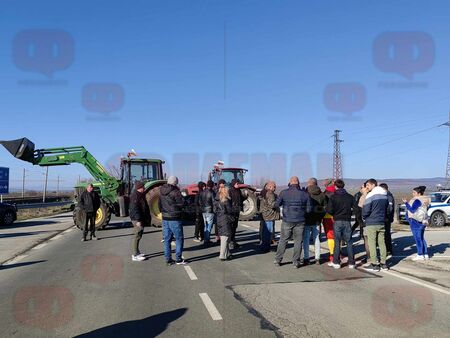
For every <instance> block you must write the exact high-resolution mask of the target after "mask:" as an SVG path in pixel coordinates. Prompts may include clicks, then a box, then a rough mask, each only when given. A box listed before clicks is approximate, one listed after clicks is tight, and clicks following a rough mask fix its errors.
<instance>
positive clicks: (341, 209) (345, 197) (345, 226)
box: [327, 179, 355, 269]
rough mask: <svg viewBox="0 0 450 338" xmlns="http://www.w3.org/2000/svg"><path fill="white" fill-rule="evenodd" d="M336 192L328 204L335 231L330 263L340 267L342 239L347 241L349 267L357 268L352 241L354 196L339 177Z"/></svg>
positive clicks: (337, 267) (329, 264)
mask: <svg viewBox="0 0 450 338" xmlns="http://www.w3.org/2000/svg"><path fill="white" fill-rule="evenodd" d="M334 185H335V187H336V192H335V193H334V194H333V195H332V196H331V197H330V200H329V201H328V204H327V212H328V213H329V214H330V215H332V216H333V218H334V224H333V233H334V242H335V243H334V252H333V262H330V263H328V266H332V267H333V268H335V269H340V267H341V262H340V252H341V240H342V239H343V240H344V241H345V242H347V251H348V267H349V268H350V269H354V268H355V258H354V256H353V242H352V224H351V220H352V212H353V206H354V202H353V196H352V195H350V194H349V193H348V192H347V191H346V190H345V189H344V186H345V183H344V181H343V180H340V179H337V180H336V181H335V182H334Z"/></svg>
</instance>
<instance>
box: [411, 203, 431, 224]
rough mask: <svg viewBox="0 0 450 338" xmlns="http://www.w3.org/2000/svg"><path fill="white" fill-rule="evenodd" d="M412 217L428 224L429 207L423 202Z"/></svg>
mask: <svg viewBox="0 0 450 338" xmlns="http://www.w3.org/2000/svg"><path fill="white" fill-rule="evenodd" d="M412 218H413V219H415V220H416V221H417V222H420V223H423V224H428V208H427V207H426V206H424V205H423V203H422V205H421V206H420V207H419V208H417V210H416V211H415V212H414V214H413V215H412Z"/></svg>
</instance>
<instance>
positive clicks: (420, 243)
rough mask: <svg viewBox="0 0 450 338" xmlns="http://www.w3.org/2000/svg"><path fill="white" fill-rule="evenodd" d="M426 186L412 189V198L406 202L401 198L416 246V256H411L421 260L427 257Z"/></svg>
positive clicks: (427, 200) (427, 199) (428, 201)
mask: <svg viewBox="0 0 450 338" xmlns="http://www.w3.org/2000/svg"><path fill="white" fill-rule="evenodd" d="M425 189H426V187H424V186H419V187H416V188H414V189H413V193H412V195H413V198H412V199H411V200H410V201H409V202H407V200H406V199H403V202H404V203H405V205H406V209H407V210H408V212H407V213H406V218H407V220H408V222H409V225H410V227H411V232H412V234H413V236H414V240H415V242H416V247H417V256H416V257H414V258H413V261H423V260H425V259H429V257H428V250H427V242H426V241H425V238H424V234H425V228H426V226H427V225H428V216H427V210H428V207H429V205H430V198H429V197H427V196H423V193H424V192H425Z"/></svg>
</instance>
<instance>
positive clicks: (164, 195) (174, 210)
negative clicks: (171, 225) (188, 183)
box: [158, 184, 185, 221]
mask: <svg viewBox="0 0 450 338" xmlns="http://www.w3.org/2000/svg"><path fill="white" fill-rule="evenodd" d="M184 204H185V201H184V198H183V196H182V195H181V191H180V189H179V188H178V187H177V186H174V185H171V184H164V185H163V186H162V187H161V189H160V195H159V200H158V205H159V210H160V211H161V213H162V218H163V220H166V221H181V220H183V206H184Z"/></svg>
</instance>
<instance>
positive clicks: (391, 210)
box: [380, 183, 395, 257]
mask: <svg viewBox="0 0 450 338" xmlns="http://www.w3.org/2000/svg"><path fill="white" fill-rule="evenodd" d="M380 187H382V188H383V189H384V190H386V192H387V198H388V209H387V213H386V220H385V222H384V231H385V232H384V241H385V243H386V254H387V257H388V256H392V255H393V253H392V236H391V225H392V223H394V214H395V199H394V195H392V193H391V192H390V191H389V187H388V185H387V184H386V183H381V184H380Z"/></svg>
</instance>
